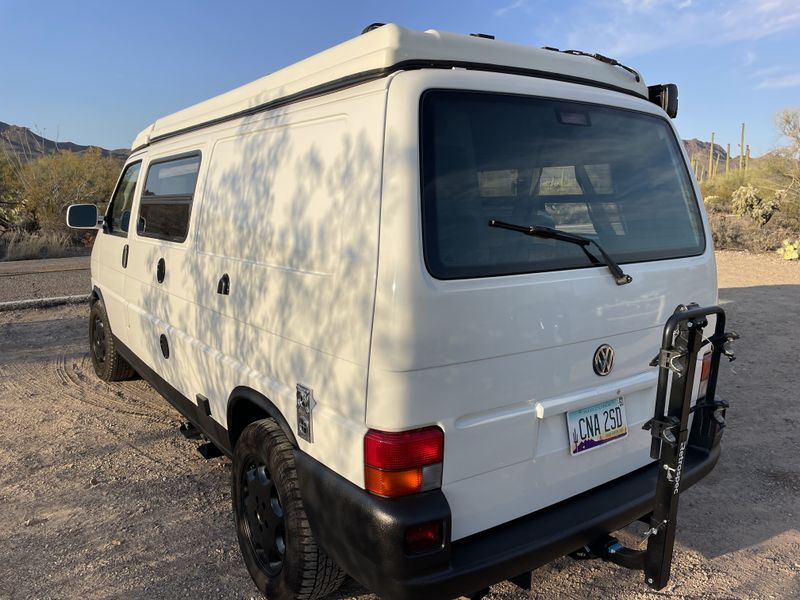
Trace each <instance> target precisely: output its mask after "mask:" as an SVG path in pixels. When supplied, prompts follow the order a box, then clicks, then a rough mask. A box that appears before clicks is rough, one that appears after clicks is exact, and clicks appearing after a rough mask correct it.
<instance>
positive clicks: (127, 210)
mask: <svg viewBox="0 0 800 600" xmlns="http://www.w3.org/2000/svg"><path fill="white" fill-rule="evenodd" d="M141 167H142V163H140V162H136V163H131V164H129V165H128V166H127V167H125V170H124V171H123V172H122V177H120V179H119V183H118V184H117V189H116V190H114V195H113V196H112V197H111V204H109V205H108V211H107V212H106V227H107V231H108V232H109V233H113V234H114V235H122V236H127V235H128V225H129V224H130V221H131V205H132V204H133V192H134V191H135V190H136V180H137V179H139V170H140V169H141Z"/></svg>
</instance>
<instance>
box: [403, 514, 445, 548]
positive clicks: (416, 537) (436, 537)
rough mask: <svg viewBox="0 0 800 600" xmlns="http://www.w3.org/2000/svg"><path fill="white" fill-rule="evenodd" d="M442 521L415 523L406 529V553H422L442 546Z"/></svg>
mask: <svg viewBox="0 0 800 600" xmlns="http://www.w3.org/2000/svg"><path fill="white" fill-rule="evenodd" d="M443 529H444V528H443V527H442V522H441V521H433V522H431V523H423V524H422V525H414V526H413V527H409V528H408V529H406V554H421V553H423V552H429V551H431V550H438V549H439V548H441V547H442V530H443Z"/></svg>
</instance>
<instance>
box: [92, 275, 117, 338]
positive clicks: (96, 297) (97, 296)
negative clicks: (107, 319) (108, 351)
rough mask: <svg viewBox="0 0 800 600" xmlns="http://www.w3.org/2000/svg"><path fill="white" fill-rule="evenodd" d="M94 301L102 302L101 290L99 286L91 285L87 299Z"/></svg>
mask: <svg viewBox="0 0 800 600" xmlns="http://www.w3.org/2000/svg"><path fill="white" fill-rule="evenodd" d="M95 302H103V292H102V291H100V288H99V287H97V286H96V285H95V286H92V294H91V298H90V299H89V303H90V304H94V303H95ZM117 343H119V341H117Z"/></svg>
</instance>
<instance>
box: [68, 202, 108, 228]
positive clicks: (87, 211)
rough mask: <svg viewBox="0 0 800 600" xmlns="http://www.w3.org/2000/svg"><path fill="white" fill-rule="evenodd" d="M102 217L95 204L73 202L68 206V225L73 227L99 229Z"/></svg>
mask: <svg viewBox="0 0 800 600" xmlns="http://www.w3.org/2000/svg"><path fill="white" fill-rule="evenodd" d="M101 225H102V217H99V215H98V213H97V207H96V206H95V205H94V204H72V205H70V206H69V208H67V227H72V228H73V229H98V228H99V227H100V226H101Z"/></svg>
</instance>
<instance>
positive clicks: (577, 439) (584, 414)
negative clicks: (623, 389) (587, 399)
mask: <svg viewBox="0 0 800 600" xmlns="http://www.w3.org/2000/svg"><path fill="white" fill-rule="evenodd" d="M567 432H568V433H569V449H570V454H572V455H573V456H575V455H576V454H581V453H582V452H586V451H588V450H592V449H593V448H597V447H599V446H603V445H604V444H608V443H609V442H613V441H614V440H618V439H620V438H623V437H625V436H626V435H628V420H627V418H626V417H625V401H624V400H623V399H622V398H614V399H613V400H606V401H605V402H601V403H600V404H594V405H592V406H587V407H586V408H581V409H579V410H573V411H570V412H568V413H567Z"/></svg>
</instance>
